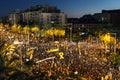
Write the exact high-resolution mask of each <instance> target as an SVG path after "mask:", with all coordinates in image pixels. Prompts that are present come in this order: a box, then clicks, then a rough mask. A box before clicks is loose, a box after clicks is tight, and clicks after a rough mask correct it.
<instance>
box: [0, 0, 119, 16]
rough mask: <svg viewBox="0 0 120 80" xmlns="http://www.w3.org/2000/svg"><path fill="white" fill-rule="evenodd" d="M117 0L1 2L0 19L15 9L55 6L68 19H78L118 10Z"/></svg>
mask: <svg viewBox="0 0 120 80" xmlns="http://www.w3.org/2000/svg"><path fill="white" fill-rule="evenodd" d="M119 3H120V1H119V0H116V1H114V0H99V1H98V0H92V1H90V0H75V1H73V0H66V1H65V0H40V1H39V0H38V1H37V0H36V1H35V0H25V1H23V0H11V1H10V0H2V1H1V3H0V10H1V12H0V17H1V16H6V15H8V13H10V12H11V11H14V10H16V9H20V10H25V9H26V8H28V7H30V6H34V5H46V4H47V5H51V6H56V7H57V8H58V9H60V10H61V12H64V13H66V14H67V15H68V17H76V18H79V17H81V16H83V15H85V14H93V13H99V12H101V10H112V9H120V5H119Z"/></svg>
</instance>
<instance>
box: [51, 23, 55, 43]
mask: <svg viewBox="0 0 120 80" xmlns="http://www.w3.org/2000/svg"><path fill="white" fill-rule="evenodd" d="M53 25H54V21H51V26H52V41H53V42H54V31H53V30H54V27H53Z"/></svg>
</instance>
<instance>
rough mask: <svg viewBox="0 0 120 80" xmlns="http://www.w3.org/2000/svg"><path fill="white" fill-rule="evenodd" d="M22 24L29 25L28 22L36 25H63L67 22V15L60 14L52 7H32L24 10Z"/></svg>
mask: <svg viewBox="0 0 120 80" xmlns="http://www.w3.org/2000/svg"><path fill="white" fill-rule="evenodd" d="M22 16H23V22H26V23H27V24H29V22H32V23H37V24H41V25H43V24H51V22H54V24H61V25H65V24H66V22H67V15H66V14H65V13H62V12H60V10H59V9H57V8H56V7H54V6H48V5H44V6H39V5H37V6H32V7H30V8H28V9H26V10H25V11H24V12H23V13H22Z"/></svg>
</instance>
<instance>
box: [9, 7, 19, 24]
mask: <svg viewBox="0 0 120 80" xmlns="http://www.w3.org/2000/svg"><path fill="white" fill-rule="evenodd" d="M8 18H9V19H8V20H9V23H10V24H18V23H19V22H20V21H21V11H20V10H18V9H17V10H15V11H13V12H11V13H9V16H8Z"/></svg>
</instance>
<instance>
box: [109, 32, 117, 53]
mask: <svg viewBox="0 0 120 80" xmlns="http://www.w3.org/2000/svg"><path fill="white" fill-rule="evenodd" d="M110 34H112V35H114V36H115V42H114V53H116V42H117V41H116V39H117V38H116V35H117V34H116V33H110Z"/></svg>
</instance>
